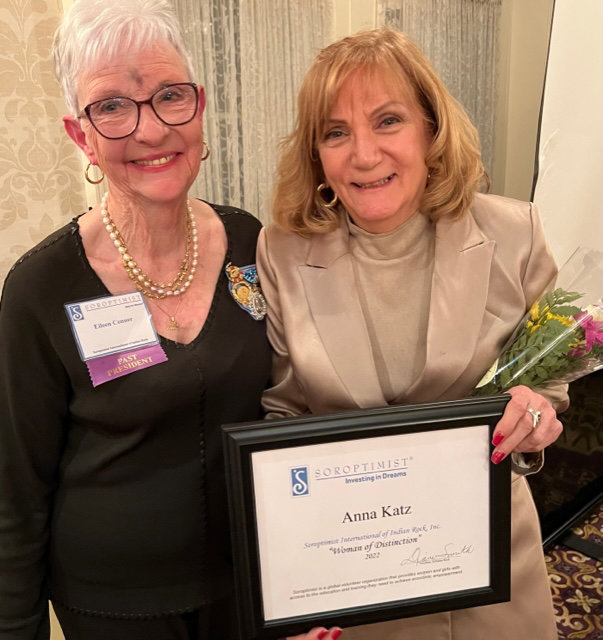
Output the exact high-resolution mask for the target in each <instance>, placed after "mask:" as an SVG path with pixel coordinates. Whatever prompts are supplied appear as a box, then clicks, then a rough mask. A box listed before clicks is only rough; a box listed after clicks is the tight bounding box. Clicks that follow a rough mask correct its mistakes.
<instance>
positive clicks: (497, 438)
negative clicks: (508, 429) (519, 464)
mask: <svg viewBox="0 0 603 640" xmlns="http://www.w3.org/2000/svg"><path fill="white" fill-rule="evenodd" d="M504 439H505V434H504V433H501V432H500V431H499V432H498V433H495V434H494V437H493V438H492V444H493V445H494V446H495V447H498V445H499V444H500V443H501V442H502V441H503V440H504Z"/></svg>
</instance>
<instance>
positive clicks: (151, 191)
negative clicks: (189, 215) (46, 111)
mask: <svg viewBox="0 0 603 640" xmlns="http://www.w3.org/2000/svg"><path fill="white" fill-rule="evenodd" d="M189 81H190V78H189V77H188V73H187V71H186V67H185V65H184V62H183V61H182V58H181V57H180V56H179V55H178V53H177V52H176V50H175V49H174V48H173V47H172V46H171V45H169V44H156V45H153V46H149V47H148V48H145V49H142V50H141V51H138V52H134V53H130V54H128V53H126V54H124V56H123V57H120V59H119V60H118V61H113V62H112V63H110V64H108V65H107V66H101V67H100V68H98V69H95V70H94V71H93V72H91V73H89V74H88V75H86V76H84V77H83V78H81V80H80V82H79V90H78V102H79V108H80V109H83V108H84V107H85V106H86V105H87V104H90V103H91V102H94V101H96V100H101V99H104V98H109V97H113V96H125V97H128V98H132V99H134V100H146V99H147V98H149V97H150V96H151V95H152V94H153V93H154V92H155V91H157V90H158V89H160V88H161V87H163V86H165V85H168V84H174V83H178V82H189ZM199 92H200V93H199V108H198V110H197V113H196V115H195V117H194V118H193V120H192V121H191V122H188V123H187V124H184V125H180V126H169V125H166V124H164V123H163V122H161V121H160V120H159V119H158V118H157V116H156V115H155V114H154V113H153V111H152V109H151V107H150V105H143V106H142V107H141V111H140V121H139V123H138V127H137V129H136V131H134V133H132V134H131V135H129V136H128V137H126V138H122V139H120V140H108V139H107V138H104V137H103V136H101V135H100V134H99V133H98V132H97V131H96V130H95V129H94V127H93V126H92V125H91V124H90V122H89V121H88V120H87V119H86V118H85V117H83V118H81V119H80V120H79V121H78V120H77V119H75V118H73V117H71V116H65V118H64V119H63V121H64V123H65V128H66V130H67V133H68V134H69V135H70V137H71V138H72V139H73V140H74V141H75V142H76V144H78V146H79V147H80V148H81V149H82V150H83V151H84V153H86V156H87V157H88V160H89V161H90V162H91V163H92V164H98V165H99V166H100V168H101V169H102V170H103V172H104V173H105V175H106V177H107V179H108V182H109V190H110V192H111V193H112V194H114V195H116V196H120V197H121V198H126V199H129V200H135V201H136V202H138V204H141V205H144V201H145V200H146V201H151V202H153V203H160V202H162V203H168V202H178V201H179V200H180V199H182V198H183V197H185V196H186V193H187V191H188V189H189V187H190V185H191V184H192V182H193V181H194V179H195V177H196V176H197V173H198V171H199V165H200V163H201V155H202V145H201V140H202V134H203V126H202V113H203V107H204V95H203V90H202V89H200V90H199Z"/></svg>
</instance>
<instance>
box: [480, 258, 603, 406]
mask: <svg viewBox="0 0 603 640" xmlns="http://www.w3.org/2000/svg"><path fill="white" fill-rule="evenodd" d="M601 368H603V253H601V252H600V251H596V250H594V249H584V248H580V249H577V250H576V251H575V252H574V253H573V254H572V256H571V257H570V258H569V260H568V261H567V262H566V263H565V264H564V265H563V267H562V268H561V269H560V270H559V274H558V275H557V278H556V281H555V285H554V288H551V289H549V290H547V291H545V292H544V293H542V294H541V295H540V296H539V297H538V299H537V300H536V302H535V303H534V304H533V305H532V307H531V309H530V310H529V312H528V313H527V314H526V315H525V316H524V318H523V319H522V321H521V322H520V323H519V325H518V326H517V328H516V329H515V331H514V332H513V334H512V336H511V338H510V339H509V341H508V342H507V344H506V346H505V347H504V348H503V350H502V353H501V355H500V356H499V357H498V358H497V360H496V362H494V364H493V365H492V366H491V367H490V369H488V371H487V372H486V374H485V375H484V376H483V378H482V379H481V380H480V382H479V383H478V385H477V386H476V388H475V390H474V392H473V395H474V396H489V395H496V394H499V393H502V392H503V391H506V390H507V389H509V388H510V387H513V386H516V385H520V384H521V385H526V386H528V387H531V388H534V387H545V386H547V385H550V384H557V383H564V382H571V381H572V380H576V379H578V378H581V377H582V376H585V375H587V374H589V373H592V372H593V371H596V370H597V369H601Z"/></svg>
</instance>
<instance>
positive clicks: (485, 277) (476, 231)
mask: <svg viewBox="0 0 603 640" xmlns="http://www.w3.org/2000/svg"><path fill="white" fill-rule="evenodd" d="M494 246H495V242H494V240H491V239H489V238H487V237H485V236H484V234H483V233H482V231H481V230H480V228H479V227H478V225H477V223H476V221H475V219H474V217H473V215H472V213H471V210H470V211H468V212H467V213H466V214H465V215H464V216H463V217H462V218H460V219H459V220H455V221H450V220H447V219H443V220H440V221H439V222H438V223H437V224H436V227H435V259H434V269H433V276H432V286H431V302H430V311H429V324H428V328H427V350H426V361H425V366H424V368H423V371H422V372H421V373H420V375H419V376H418V378H417V380H415V382H414V383H413V384H412V386H411V387H410V389H408V390H407V392H406V393H405V394H404V397H406V398H409V399H411V400H412V402H428V401H435V400H437V399H438V398H440V397H441V396H442V394H444V393H445V391H446V389H448V388H449V387H450V386H451V385H452V384H453V383H454V381H455V380H457V378H458V377H459V376H460V375H461V374H462V373H463V371H464V370H465V368H466V367H467V365H468V364H469V362H470V360H471V357H472V355H473V352H474V350H475V346H476V343H477V337H478V335H479V329H480V325H481V322H482V318H483V315H484V310H485V308H486V300H487V296H488V284H489V277H490V266H491V262H492V255H493V251H494ZM299 272H300V276H301V278H302V281H303V283H304V289H305V293H306V297H307V299H308V303H309V305H310V308H311V310H312V316H313V319H314V322H315V323H316V327H317V329H318V332H319V334H320V337H321V340H322V342H323V345H324V347H325V349H326V351H327V353H328V354H329V357H330V359H331V362H332V363H333V366H334V368H335V370H336V371H337V373H338V375H339V377H340V379H341V382H342V384H343V385H344V386H345V388H346V389H347V391H348V393H349V395H350V396H351V398H353V400H354V402H355V403H356V404H357V405H358V407H360V408H370V407H376V406H383V405H384V404H386V401H385V398H384V396H383V392H382V390H381V386H380V384H379V379H378V376H377V371H376V369H375V364H374V360H373V355H372V350H371V345H370V340H369V335H368V331H367V327H366V323H365V320H364V317H363V314H362V308H361V306H360V301H359V298H358V295H357V293H356V292H355V287H354V284H353V283H354V273H353V268H352V263H351V259H350V252H349V246H348V233H347V230H346V229H345V227H343V228H342V227H340V228H339V229H338V230H337V231H334V232H332V233H329V234H325V235H316V236H312V238H311V239H310V245H309V250H308V254H307V259H306V264H305V265H302V266H300V267H299Z"/></svg>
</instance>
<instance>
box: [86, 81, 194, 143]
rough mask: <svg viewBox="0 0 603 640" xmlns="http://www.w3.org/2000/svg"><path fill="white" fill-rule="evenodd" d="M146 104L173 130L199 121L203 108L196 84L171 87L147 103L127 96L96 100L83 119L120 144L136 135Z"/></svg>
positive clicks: (167, 86) (89, 106) (159, 92)
mask: <svg viewBox="0 0 603 640" xmlns="http://www.w3.org/2000/svg"><path fill="white" fill-rule="evenodd" d="M143 104H148V105H149V106H150V107H151V109H153V113H154V114H155V115H156V116H157V117H158V118H159V120H161V122H163V124H167V125H170V126H172V127H177V126H179V125H181V124H186V123H187V122H190V121H191V120H192V119H193V118H194V117H195V114H196V113H197V108H198V106H199V94H198V93H197V85H196V84H195V83H194V82H178V83H176V84H168V85H166V86H165V87H162V88H161V89H159V90H158V91H155V93H154V94H153V95H152V96H151V97H150V98H148V99H147V100H132V98H126V97H124V96H115V97H112V98H104V99H103V100H96V101H95V102H91V103H90V104H89V105H87V106H85V107H84V109H83V110H82V112H81V113H80V115H79V117H80V118H81V117H83V115H84V114H86V117H87V118H88V120H89V121H90V123H91V124H92V126H93V127H94V128H95V129H96V130H97V131H98V132H99V133H100V134H101V136H103V138H108V139H109V140H119V139H120V138H126V137H127V136H129V135H130V134H132V133H134V131H136V127H137V126H138V123H139V122H140V107H141V106H142V105H143Z"/></svg>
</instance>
